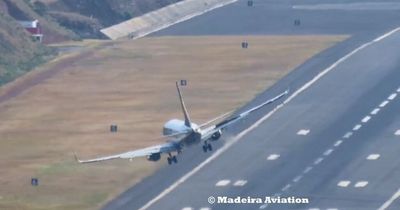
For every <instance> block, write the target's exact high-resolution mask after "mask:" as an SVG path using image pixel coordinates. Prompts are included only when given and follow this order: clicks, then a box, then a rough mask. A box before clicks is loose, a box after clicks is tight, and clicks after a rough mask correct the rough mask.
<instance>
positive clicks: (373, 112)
mask: <svg viewBox="0 0 400 210" xmlns="http://www.w3.org/2000/svg"><path fill="white" fill-rule="evenodd" d="M379 110H381V109H379V108H376V109H374V110H372V112H371V114H372V115H376V114H377V113H378V112H379Z"/></svg>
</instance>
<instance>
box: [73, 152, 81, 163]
mask: <svg viewBox="0 0 400 210" xmlns="http://www.w3.org/2000/svg"><path fill="white" fill-rule="evenodd" d="M74 158H75V161H76V162H78V163H82V161H81V160H79V158H78V156H77V155H76V152H74Z"/></svg>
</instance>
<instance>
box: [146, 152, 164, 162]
mask: <svg viewBox="0 0 400 210" xmlns="http://www.w3.org/2000/svg"><path fill="white" fill-rule="evenodd" d="M160 158H161V154H160V153H154V154H151V155H149V156H147V160H149V161H154V162H156V161H158V160H160Z"/></svg>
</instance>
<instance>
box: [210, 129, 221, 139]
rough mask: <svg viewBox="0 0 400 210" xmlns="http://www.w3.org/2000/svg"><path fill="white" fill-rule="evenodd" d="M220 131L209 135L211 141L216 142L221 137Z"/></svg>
mask: <svg viewBox="0 0 400 210" xmlns="http://www.w3.org/2000/svg"><path fill="white" fill-rule="evenodd" d="M221 134H222V131H221V130H218V131H217V132H215V133H213V134H212V135H211V141H217V140H218V139H219V138H220V137H221Z"/></svg>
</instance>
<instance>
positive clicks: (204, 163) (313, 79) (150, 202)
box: [139, 27, 400, 210]
mask: <svg viewBox="0 0 400 210" xmlns="http://www.w3.org/2000/svg"><path fill="white" fill-rule="evenodd" d="M399 30H400V27H399V28H396V29H394V30H392V31H390V32H388V33H386V34H384V35H382V36H379V37H378V38H376V39H374V40H373V41H370V42H367V43H365V44H363V45H361V46H360V47H358V48H356V49H354V50H353V51H351V52H350V53H348V54H346V55H345V56H344V57H342V58H340V59H339V60H337V61H336V62H335V63H333V64H332V65H330V66H329V67H328V68H326V69H324V70H323V71H321V72H320V73H318V74H317V75H316V76H315V77H313V78H312V79H311V80H310V81H308V82H307V83H305V84H304V85H303V86H301V87H300V88H299V89H297V90H296V91H295V92H294V93H293V94H292V95H290V96H289V97H288V98H287V99H286V100H285V101H283V103H281V104H279V105H277V106H276V107H275V108H274V109H273V110H271V111H270V112H268V113H267V114H266V115H264V116H263V117H262V118H260V119H259V120H258V121H256V122H255V123H254V124H253V125H251V126H250V127H248V128H247V129H245V130H243V131H242V132H240V133H239V134H238V135H237V136H235V137H234V138H233V139H232V140H230V141H227V143H226V144H224V146H222V147H221V148H220V149H218V150H217V151H215V153H213V154H212V155H211V156H210V157H208V158H207V159H206V160H205V161H203V162H202V163H200V164H199V165H198V166H196V167H195V168H193V170H191V171H190V172H188V173H187V174H185V175H183V176H182V177H181V178H180V179H178V180H177V181H176V182H174V183H173V184H172V185H170V186H169V187H168V188H166V189H165V190H164V191H162V192H161V193H160V194H158V195H157V196H156V197H155V198H153V199H151V200H150V201H148V202H147V203H146V204H145V205H144V206H142V207H141V208H140V209H139V210H145V209H147V208H149V207H150V206H151V205H153V204H154V203H155V202H157V201H158V200H160V199H161V198H163V197H164V196H166V195H167V194H168V193H170V192H171V191H173V190H174V189H175V188H177V187H178V186H179V185H181V184H182V183H184V182H185V181H186V180H187V179H189V178H190V177H191V176H193V175H194V174H195V173H197V172H198V171H199V170H200V169H202V168H203V167H204V166H206V165H207V164H208V163H210V162H211V161H213V160H214V159H216V158H217V157H219V156H220V155H221V154H222V153H223V152H225V151H226V150H228V149H229V148H230V147H231V146H232V145H234V144H235V143H236V142H238V141H239V140H240V139H241V138H242V137H243V136H244V135H246V134H247V133H249V132H250V131H252V130H254V129H255V128H257V127H258V126H259V125H260V124H261V123H263V122H264V121H265V120H267V119H268V118H270V117H271V116H272V115H273V114H274V113H275V112H277V111H278V110H279V109H281V108H282V107H283V106H284V105H285V104H287V103H289V102H290V101H291V100H293V98H295V97H296V96H298V95H299V94H300V93H302V92H303V91H305V90H306V89H307V88H309V87H310V86H311V85H313V84H314V83H315V82H317V81H318V80H319V79H320V78H321V77H323V76H325V75H326V74H327V73H329V72H330V71H331V70H332V69H334V68H335V67H336V66H337V65H339V64H341V63H342V62H344V61H346V60H347V59H348V58H350V57H351V56H352V55H354V54H356V53H357V52H358V51H360V50H362V49H364V48H365V47H367V46H369V45H371V44H373V43H376V42H379V41H381V40H383V39H384V38H386V37H388V36H390V35H391V34H394V33H395V32H397V31H399Z"/></svg>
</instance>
